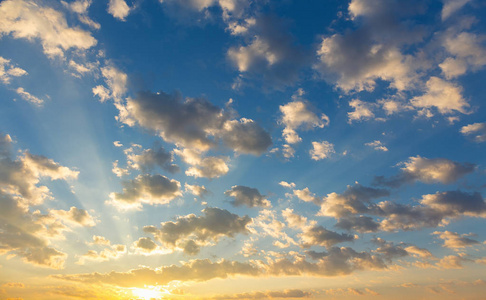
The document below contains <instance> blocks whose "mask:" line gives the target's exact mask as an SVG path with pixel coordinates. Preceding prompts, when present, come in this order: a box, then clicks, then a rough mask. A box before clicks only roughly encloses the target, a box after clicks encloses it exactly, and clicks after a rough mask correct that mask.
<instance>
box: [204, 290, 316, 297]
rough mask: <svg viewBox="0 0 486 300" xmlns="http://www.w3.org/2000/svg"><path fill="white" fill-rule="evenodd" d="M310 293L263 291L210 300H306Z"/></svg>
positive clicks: (299, 291) (301, 291)
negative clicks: (297, 299)
mask: <svg viewBox="0 0 486 300" xmlns="http://www.w3.org/2000/svg"><path fill="white" fill-rule="evenodd" d="M310 296H312V293H310V292H306V291H303V290H299V289H291V290H283V291H265V292H251V293H241V294H233V295H222V296H214V297H212V298H211V299H273V298H278V299H285V298H292V299H295V298H308V297H310Z"/></svg>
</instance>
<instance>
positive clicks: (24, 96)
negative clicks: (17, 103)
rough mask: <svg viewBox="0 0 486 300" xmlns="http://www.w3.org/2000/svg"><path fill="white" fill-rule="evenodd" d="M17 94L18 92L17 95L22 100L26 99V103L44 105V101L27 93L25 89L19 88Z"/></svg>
mask: <svg viewBox="0 0 486 300" xmlns="http://www.w3.org/2000/svg"><path fill="white" fill-rule="evenodd" d="M15 92H17V94H18V95H19V96H20V97H21V98H22V99H24V100H25V101H27V102H30V103H32V104H34V105H37V106H41V105H42V104H44V100H42V99H40V98H37V97H36V96H34V95H32V94H31V93H29V92H27V91H26V90H24V88H23V87H19V88H17V89H16V90H15Z"/></svg>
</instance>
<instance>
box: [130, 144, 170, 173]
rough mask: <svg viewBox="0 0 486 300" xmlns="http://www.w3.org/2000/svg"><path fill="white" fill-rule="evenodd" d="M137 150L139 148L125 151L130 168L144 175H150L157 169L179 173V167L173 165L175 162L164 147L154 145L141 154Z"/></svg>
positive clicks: (133, 147)
mask: <svg viewBox="0 0 486 300" xmlns="http://www.w3.org/2000/svg"><path fill="white" fill-rule="evenodd" d="M137 148H139V147H135V146H132V147H130V148H128V149H126V150H125V151H124V152H125V154H126V156H127V164H128V168H130V169H134V170H140V171H142V172H143V173H149V172H151V171H153V170H154V169H155V168H156V167H159V168H161V169H162V170H165V171H168V172H170V173H176V172H178V171H179V166H177V165H175V164H173V163H172V162H173V161H174V158H173V157H172V154H171V153H169V152H167V151H166V150H165V149H164V148H163V147H161V146H157V145H154V146H153V147H152V148H150V149H145V150H143V151H142V152H141V153H140V154H137V152H138V151H137Z"/></svg>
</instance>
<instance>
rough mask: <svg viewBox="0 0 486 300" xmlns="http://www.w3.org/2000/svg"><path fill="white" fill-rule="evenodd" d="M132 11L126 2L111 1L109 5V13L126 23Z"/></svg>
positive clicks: (122, 0) (121, 0)
mask: <svg viewBox="0 0 486 300" xmlns="http://www.w3.org/2000/svg"><path fill="white" fill-rule="evenodd" d="M130 10H131V9H130V7H129V6H128V5H127V3H126V2H125V1H124V0H110V2H109V3H108V13H110V14H111V15H112V16H113V17H115V18H117V19H118V20H120V21H125V18H126V17H127V16H128V14H129V13H130Z"/></svg>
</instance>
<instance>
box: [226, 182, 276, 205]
mask: <svg viewBox="0 0 486 300" xmlns="http://www.w3.org/2000/svg"><path fill="white" fill-rule="evenodd" d="M224 194H225V195H226V196H229V197H233V198H234V200H233V201H231V204H232V205H233V206H241V205H246V206H248V207H270V206H271V204H270V201H268V200H267V199H265V196H264V195H261V194H260V192H259V191H258V190H257V189H255V188H251V187H247V186H243V185H234V186H232V187H231V190H228V191H226V192H224Z"/></svg>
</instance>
